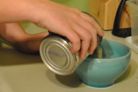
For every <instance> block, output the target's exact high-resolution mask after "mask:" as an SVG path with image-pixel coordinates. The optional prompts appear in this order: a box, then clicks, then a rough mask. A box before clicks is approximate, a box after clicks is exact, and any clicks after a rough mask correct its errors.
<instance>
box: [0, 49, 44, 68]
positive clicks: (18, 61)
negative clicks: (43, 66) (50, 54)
mask: <svg viewBox="0 0 138 92" xmlns="http://www.w3.org/2000/svg"><path fill="white" fill-rule="evenodd" d="M32 63H42V62H41V58H40V56H39V55H32V54H25V53H21V52H18V51H16V50H15V49H13V48H4V47H0V66H11V65H22V64H32Z"/></svg>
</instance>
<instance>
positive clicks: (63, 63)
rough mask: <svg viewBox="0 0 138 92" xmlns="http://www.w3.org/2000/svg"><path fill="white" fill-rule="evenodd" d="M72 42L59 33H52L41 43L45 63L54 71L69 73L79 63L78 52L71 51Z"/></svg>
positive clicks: (61, 73) (63, 73) (60, 73)
mask: <svg viewBox="0 0 138 92" xmlns="http://www.w3.org/2000/svg"><path fill="white" fill-rule="evenodd" d="M70 48H71V44H70V43H69V41H68V40H67V39H66V38H64V37H62V36H59V35H56V34H52V35H49V36H48V37H47V38H46V39H44V40H43V41H42V43H41V45H40V56H41V58H42V61H43V62H44V64H45V65H46V66H47V67H48V68H49V69H50V70H51V71H53V72H54V73H56V74H59V75H69V74H71V73H73V72H74V71H75V69H76V67H77V66H78V65H79V63H81V62H80V59H79V56H78V55H77V54H73V53H71V52H70Z"/></svg>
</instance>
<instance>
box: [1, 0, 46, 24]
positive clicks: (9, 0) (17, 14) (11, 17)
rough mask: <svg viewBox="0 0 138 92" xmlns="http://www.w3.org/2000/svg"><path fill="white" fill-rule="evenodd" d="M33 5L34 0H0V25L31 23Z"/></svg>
mask: <svg viewBox="0 0 138 92" xmlns="http://www.w3.org/2000/svg"><path fill="white" fill-rule="evenodd" d="M45 1H46V0H45ZM34 4H35V0H0V23H3V22H16V21H23V20H27V21H33V20H34V19H33V17H34V16H33V15H34V13H35V10H36V9H35V8H37V6H36V7H35V5H34Z"/></svg>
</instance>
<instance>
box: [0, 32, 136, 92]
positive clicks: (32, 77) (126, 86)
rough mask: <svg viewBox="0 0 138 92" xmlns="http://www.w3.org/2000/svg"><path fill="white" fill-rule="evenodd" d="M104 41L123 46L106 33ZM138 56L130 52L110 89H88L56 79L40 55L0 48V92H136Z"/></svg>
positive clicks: (75, 80)
mask: <svg viewBox="0 0 138 92" xmlns="http://www.w3.org/2000/svg"><path fill="white" fill-rule="evenodd" d="M105 38H106V39H110V40H115V41H119V42H121V43H123V44H125V39H124V38H118V37H115V36H113V35H112V34H111V31H105ZM137 56H138V54H136V53H134V52H133V51H132V57H131V62H130V65H129V68H128V70H127V72H126V73H125V74H124V75H123V76H122V77H121V78H120V79H119V80H118V81H117V82H116V83H115V84H114V85H112V86H110V87H106V88H94V87H89V86H87V85H85V84H83V83H81V82H80V81H79V80H78V78H77V77H76V76H66V77H65V76H64V77H62V76H57V75H55V74H53V73H52V72H50V71H49V70H48V69H47V67H46V66H45V65H44V64H43V62H42V60H41V58H40V56H39V55H28V54H23V53H21V52H18V51H16V50H14V49H13V48H11V47H8V46H1V47H0V92H122V91H124V92H137V90H138V58H137Z"/></svg>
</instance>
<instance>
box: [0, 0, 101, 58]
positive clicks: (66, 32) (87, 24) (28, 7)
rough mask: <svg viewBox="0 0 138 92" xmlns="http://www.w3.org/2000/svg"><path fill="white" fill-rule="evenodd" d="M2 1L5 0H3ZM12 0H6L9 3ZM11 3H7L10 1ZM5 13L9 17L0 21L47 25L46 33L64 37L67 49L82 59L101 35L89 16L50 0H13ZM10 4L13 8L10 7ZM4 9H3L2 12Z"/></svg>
mask: <svg viewBox="0 0 138 92" xmlns="http://www.w3.org/2000/svg"><path fill="white" fill-rule="evenodd" d="M4 1H6V0H4ZM10 1H12V2H13V0H8V1H7V2H6V3H9V2H10ZM12 2H11V3H12ZM14 2H16V4H13V3H12V4H13V5H12V4H11V3H10V5H11V6H12V7H10V5H9V7H10V8H8V13H10V15H8V14H7V13H3V15H5V17H6V16H10V17H9V18H2V19H1V21H5V20H6V22H11V21H12V22H13V21H21V20H28V21H31V22H34V23H36V24H37V25H39V26H41V27H44V28H47V29H48V30H49V31H50V32H54V33H57V34H59V35H62V36H65V37H66V38H68V39H69V40H70V42H71V43H72V48H71V51H72V52H73V53H76V52H80V57H81V58H82V59H84V57H85V55H86V53H87V52H89V53H91V54H92V53H93V52H94V50H95V48H96V46H97V35H100V36H103V32H102V31H101V28H100V27H99V25H98V24H97V23H96V22H95V21H94V19H93V18H91V17H90V16H88V15H86V14H84V13H82V12H81V11H79V10H77V9H74V8H69V7H67V6H63V5H61V4H57V3H54V2H52V1H50V0H16V1H14ZM13 6H14V8H13ZM5 12H6V11H5Z"/></svg>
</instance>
